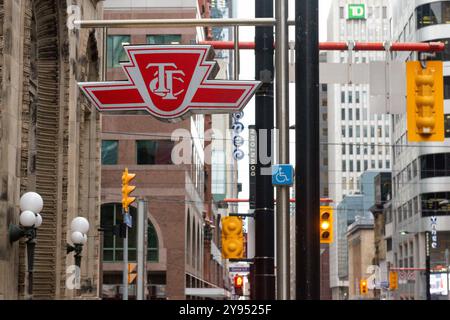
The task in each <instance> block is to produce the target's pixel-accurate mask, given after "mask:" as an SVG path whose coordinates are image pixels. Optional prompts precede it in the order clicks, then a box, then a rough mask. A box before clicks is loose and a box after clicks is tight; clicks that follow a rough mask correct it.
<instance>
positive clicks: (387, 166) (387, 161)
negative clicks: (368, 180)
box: [386, 160, 391, 169]
mask: <svg viewBox="0 0 450 320" xmlns="http://www.w3.org/2000/svg"><path fill="white" fill-rule="evenodd" d="M390 168H391V162H390V161H389V160H386V169H390Z"/></svg>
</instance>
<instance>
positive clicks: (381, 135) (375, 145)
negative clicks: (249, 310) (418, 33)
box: [328, 0, 391, 299]
mask: <svg viewBox="0 0 450 320" xmlns="http://www.w3.org/2000/svg"><path fill="white" fill-rule="evenodd" d="M388 4H389V1H387V0H366V1H354V0H353V1H352V0H335V1H333V2H332V5H331V9H330V13H329V17H328V41H339V42H348V41H360V42H383V41H386V40H389V36H390V22H389V20H388V16H389V15H388V13H389V7H388ZM349 54H350V53H349V52H345V51H330V52H329V53H328V62H334V63H349V62H351V63H368V62H369V61H375V60H384V59H385V57H386V53H385V52H369V51H359V52H355V51H353V52H351V56H350V55H349ZM350 59H351V60H350ZM369 97H370V88H369V85H368V84H334V85H329V86H328V106H329V107H328V137H329V138H328V144H329V146H328V155H329V157H328V173H329V174H328V179H329V197H330V198H331V199H332V200H333V201H334V202H335V204H336V205H338V204H339V203H340V202H341V201H342V199H343V197H344V196H346V195H352V194H355V193H358V192H360V191H361V190H360V187H359V186H360V183H359V176H360V175H361V173H362V172H365V171H367V170H390V169H391V160H390V159H391V150H390V148H389V143H390V118H389V116H387V115H382V114H372V112H371V111H372V110H371V106H370V104H369V101H370V98H369ZM338 219H339V212H338V215H337V218H336V219H335V223H337V221H338ZM336 227H337V225H336ZM338 246H339V243H338V242H334V243H333V244H331V246H330V285H331V287H332V291H333V299H338V298H339V297H340V296H342V295H340V294H339V291H340V290H341V289H339V288H340V287H341V288H342V287H346V285H347V284H346V283H345V282H342V281H340V280H339V277H338V269H337V268H338Z"/></svg>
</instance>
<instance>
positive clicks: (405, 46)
mask: <svg viewBox="0 0 450 320" xmlns="http://www.w3.org/2000/svg"><path fill="white" fill-rule="evenodd" d="M199 44H209V45H211V46H213V47H214V49H218V50H219V49H220V50H222V49H223V50H226V49H234V42H233V41H200V42H199ZM239 49H249V50H252V49H255V43H254V42H251V41H247V42H239ZM319 49H320V50H339V51H345V50H348V43H347V42H321V43H320V44H319ZM444 49H445V43H443V42H430V43H424V42H409V43H407V42H405V43H401V42H397V43H392V44H391V46H390V48H389V50H390V51H429V52H437V51H443V50H444ZM353 50H355V51H385V50H386V47H385V44H384V43H383V42H355V46H354V48H353Z"/></svg>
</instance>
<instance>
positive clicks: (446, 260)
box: [445, 248, 450, 300]
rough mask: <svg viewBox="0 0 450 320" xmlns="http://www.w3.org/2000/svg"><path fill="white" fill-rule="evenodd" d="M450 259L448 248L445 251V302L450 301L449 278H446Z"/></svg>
mask: <svg viewBox="0 0 450 320" xmlns="http://www.w3.org/2000/svg"><path fill="white" fill-rule="evenodd" d="M449 259H450V252H449V250H448V248H446V249H445V269H447V300H450V294H449V293H450V288H449V278H448V275H449V273H448V266H449V264H450V262H449Z"/></svg>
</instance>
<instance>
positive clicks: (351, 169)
mask: <svg viewBox="0 0 450 320" xmlns="http://www.w3.org/2000/svg"><path fill="white" fill-rule="evenodd" d="M349 170H350V171H353V160H350V161H349ZM350 188H352V187H350Z"/></svg>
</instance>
